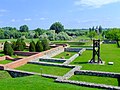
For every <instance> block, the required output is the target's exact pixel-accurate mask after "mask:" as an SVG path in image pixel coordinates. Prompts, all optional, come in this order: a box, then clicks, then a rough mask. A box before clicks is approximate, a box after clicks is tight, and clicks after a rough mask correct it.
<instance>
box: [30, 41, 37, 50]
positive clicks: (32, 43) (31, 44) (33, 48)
mask: <svg viewBox="0 0 120 90" xmlns="http://www.w3.org/2000/svg"><path fill="white" fill-rule="evenodd" d="M29 51H30V52H35V51H36V50H35V42H34V41H31V42H30V46H29Z"/></svg>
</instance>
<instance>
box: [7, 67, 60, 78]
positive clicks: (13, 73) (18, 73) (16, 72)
mask: <svg viewBox="0 0 120 90" xmlns="http://www.w3.org/2000/svg"><path fill="white" fill-rule="evenodd" d="M6 71H7V72H8V73H9V74H10V75H11V76H12V77H13V78H16V77H23V76H30V75H39V76H42V77H46V78H53V79H57V78H58V77H59V76H55V75H49V74H40V73H35V72H27V71H21V70H14V69H6Z"/></svg>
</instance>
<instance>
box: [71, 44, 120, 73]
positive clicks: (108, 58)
mask: <svg viewBox="0 0 120 90" xmlns="http://www.w3.org/2000/svg"><path fill="white" fill-rule="evenodd" d="M91 58H92V50H87V51H85V52H83V55H82V56H79V57H78V58H76V59H75V60H74V61H73V62H72V63H71V64H75V65H81V66H83V67H82V69H83V70H97V71H106V72H119V73H120V67H119V65H120V48H117V46H116V44H102V45H101V59H102V60H103V61H105V65H93V64H88V60H90V59H91ZM108 62H114V65H108Z"/></svg>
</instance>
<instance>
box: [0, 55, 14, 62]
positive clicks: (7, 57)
mask: <svg viewBox="0 0 120 90" xmlns="http://www.w3.org/2000/svg"><path fill="white" fill-rule="evenodd" d="M3 60H14V58H12V57H10V56H2V57H0V61H3Z"/></svg>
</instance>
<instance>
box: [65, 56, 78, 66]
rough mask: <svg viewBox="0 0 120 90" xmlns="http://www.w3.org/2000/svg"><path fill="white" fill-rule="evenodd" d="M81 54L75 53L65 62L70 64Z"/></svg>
mask: <svg viewBox="0 0 120 90" xmlns="http://www.w3.org/2000/svg"><path fill="white" fill-rule="evenodd" d="M78 56H79V54H75V55H73V56H72V57H70V58H69V59H68V60H66V61H65V62H64V63H63V64H65V65H68V64H70V63H71V62H72V61H73V60H75V58H77V57H78Z"/></svg>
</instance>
